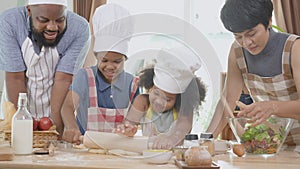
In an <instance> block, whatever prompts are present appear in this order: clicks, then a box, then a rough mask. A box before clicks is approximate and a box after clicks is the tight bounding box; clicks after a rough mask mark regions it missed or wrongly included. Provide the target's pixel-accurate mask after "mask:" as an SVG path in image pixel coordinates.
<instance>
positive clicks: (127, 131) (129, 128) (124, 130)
mask: <svg viewBox="0 0 300 169" xmlns="http://www.w3.org/2000/svg"><path fill="white" fill-rule="evenodd" d="M137 129H138V126H137V125H134V124H131V123H130V122H128V121H125V122H124V123H123V124H120V125H118V126H117V128H116V129H114V131H113V132H114V133H118V134H122V135H125V136H128V137H133V136H134V135H135V133H136V132H137Z"/></svg>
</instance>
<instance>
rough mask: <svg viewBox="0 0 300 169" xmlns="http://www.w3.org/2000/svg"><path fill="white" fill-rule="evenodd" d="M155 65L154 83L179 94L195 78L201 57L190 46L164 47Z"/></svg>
mask: <svg viewBox="0 0 300 169" xmlns="http://www.w3.org/2000/svg"><path fill="white" fill-rule="evenodd" d="M156 60H157V63H156V64H155V66H154V78H153V82H154V85H155V86H157V87H158V88H160V89H161V90H164V91H166V92H168V93H173V94H179V93H183V92H185V90H186V88H187V87H188V85H189V84H190V82H191V81H192V79H193V78H194V76H195V75H194V72H195V71H196V70H198V69H199V68H200V67H201V60H200V58H199V57H198V56H197V55H196V54H195V53H193V52H192V51H191V50H189V49H188V48H186V47H184V48H173V49H170V50H166V49H163V50H161V51H160V52H159V54H158V56H157V58H156Z"/></svg>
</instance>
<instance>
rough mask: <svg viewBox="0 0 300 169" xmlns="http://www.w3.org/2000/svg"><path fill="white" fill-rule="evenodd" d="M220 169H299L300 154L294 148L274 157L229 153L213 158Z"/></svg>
mask: <svg viewBox="0 0 300 169" xmlns="http://www.w3.org/2000/svg"><path fill="white" fill-rule="evenodd" d="M213 159H214V161H215V162H217V163H218V164H219V165H220V166H221V169H299V168H300V153H297V152H295V151H294V148H290V149H289V150H285V151H281V152H279V154H277V155H275V156H268V157H264V156H259V155H245V156H243V157H237V156H236V155H234V154H232V153H231V152H229V153H227V154H223V155H217V156H215V157H213Z"/></svg>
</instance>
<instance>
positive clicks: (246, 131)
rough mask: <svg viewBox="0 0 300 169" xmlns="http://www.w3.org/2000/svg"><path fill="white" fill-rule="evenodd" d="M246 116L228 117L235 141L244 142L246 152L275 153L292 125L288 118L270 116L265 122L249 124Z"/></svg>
mask: <svg viewBox="0 0 300 169" xmlns="http://www.w3.org/2000/svg"><path fill="white" fill-rule="evenodd" d="M249 121H250V119H248V118H229V125H230V127H231V129H232V131H233V133H234V136H235V138H236V139H237V142H239V143H242V144H244V147H245V152H246V154H263V155H275V154H277V153H278V152H279V151H280V149H281V147H282V145H283V143H284V141H285V139H286V137H287V135H288V133H289V131H290V129H291V127H292V125H293V120H292V119H290V118H278V117H271V118H269V119H268V120H267V121H266V122H264V123H262V124H260V125H258V126H255V127H253V126H251V123H250V122H249Z"/></svg>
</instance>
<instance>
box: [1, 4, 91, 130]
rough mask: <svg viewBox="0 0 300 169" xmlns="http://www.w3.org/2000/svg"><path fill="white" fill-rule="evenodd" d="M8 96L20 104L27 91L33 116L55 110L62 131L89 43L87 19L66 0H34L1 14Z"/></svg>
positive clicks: (4, 69) (2, 49)
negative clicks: (62, 112)
mask: <svg viewBox="0 0 300 169" xmlns="http://www.w3.org/2000/svg"><path fill="white" fill-rule="evenodd" d="M0 25H1V27H0V37H1V39H0V69H1V70H3V71H4V72H5V85H4V86H5V88H6V89H4V91H3V92H4V96H5V97H6V99H8V100H9V101H11V102H12V103H13V104H14V105H15V106H17V99H18V93H20V92H27V93H28V97H29V110H30V112H31V114H32V116H33V117H35V118H41V117H43V116H50V117H51V118H52V119H53V121H54V124H55V125H56V126H57V131H58V132H59V133H60V134H62V131H63V123H62V120H61V115H60V109H61V106H62V104H63V102H64V99H65V96H66V94H67V91H68V88H69V85H70V84H71V82H72V76H73V74H74V73H76V71H77V70H78V68H80V67H82V65H83V62H84V59H85V56H86V54H87V51H88V48H89V45H90V29H89V25H88V22H87V21H86V20H85V19H84V18H82V17H80V16H78V15H77V14H75V13H72V12H70V11H67V0H29V1H28V5H27V6H26V7H18V8H13V9H9V10H7V11H5V12H3V13H2V15H1V16H0Z"/></svg>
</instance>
